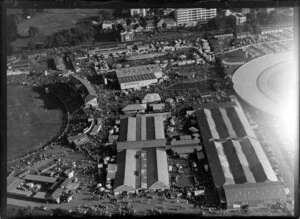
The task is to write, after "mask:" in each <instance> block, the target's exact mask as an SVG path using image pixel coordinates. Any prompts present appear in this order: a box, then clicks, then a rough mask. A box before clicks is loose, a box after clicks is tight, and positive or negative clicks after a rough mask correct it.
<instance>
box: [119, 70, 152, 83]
mask: <svg viewBox="0 0 300 219" xmlns="http://www.w3.org/2000/svg"><path fill="white" fill-rule="evenodd" d="M153 79H156V77H155V75H154V73H147V74H142V75H132V76H125V77H119V78H118V80H119V83H121V84H122V83H129V82H134V81H146V80H153Z"/></svg>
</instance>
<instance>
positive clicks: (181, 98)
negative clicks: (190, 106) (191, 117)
mask: <svg viewBox="0 0 300 219" xmlns="http://www.w3.org/2000/svg"><path fill="white" fill-rule="evenodd" d="M175 99H176V102H177V103H178V102H180V101H184V100H185V98H184V96H177V97H175Z"/></svg>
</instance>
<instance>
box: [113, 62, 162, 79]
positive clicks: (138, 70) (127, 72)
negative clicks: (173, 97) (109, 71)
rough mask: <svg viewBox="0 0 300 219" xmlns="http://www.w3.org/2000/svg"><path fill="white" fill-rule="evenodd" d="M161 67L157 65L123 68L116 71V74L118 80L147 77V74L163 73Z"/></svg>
mask: <svg viewBox="0 0 300 219" xmlns="http://www.w3.org/2000/svg"><path fill="white" fill-rule="evenodd" d="M161 71H162V70H161V67H160V66H159V65H157V64H153V65H139V66H133V67H129V68H121V69H118V70H116V74H117V77H118V79H119V80H120V78H123V77H129V76H138V75H139V76H140V75H147V74H151V73H152V74H153V73H156V72H161Z"/></svg>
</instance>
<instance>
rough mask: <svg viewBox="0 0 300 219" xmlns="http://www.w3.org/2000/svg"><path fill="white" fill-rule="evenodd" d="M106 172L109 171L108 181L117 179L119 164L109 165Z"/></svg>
mask: <svg viewBox="0 0 300 219" xmlns="http://www.w3.org/2000/svg"><path fill="white" fill-rule="evenodd" d="M106 171H107V175H106V180H113V179H115V177H116V172H117V164H108V165H107V169H106Z"/></svg>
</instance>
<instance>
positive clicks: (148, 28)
mask: <svg viewBox="0 0 300 219" xmlns="http://www.w3.org/2000/svg"><path fill="white" fill-rule="evenodd" d="M145 29H146V31H153V30H154V29H155V24H154V20H146V27H145Z"/></svg>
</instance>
